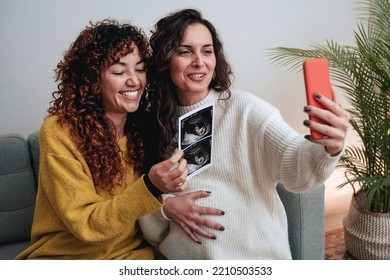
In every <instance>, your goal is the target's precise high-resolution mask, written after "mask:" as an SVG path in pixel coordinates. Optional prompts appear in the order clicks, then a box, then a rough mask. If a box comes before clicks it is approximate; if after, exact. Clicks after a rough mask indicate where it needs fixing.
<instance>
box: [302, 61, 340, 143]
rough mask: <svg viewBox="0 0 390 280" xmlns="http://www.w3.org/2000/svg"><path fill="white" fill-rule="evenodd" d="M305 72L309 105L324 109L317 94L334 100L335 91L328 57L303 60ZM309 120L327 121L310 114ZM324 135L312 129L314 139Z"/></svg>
mask: <svg viewBox="0 0 390 280" xmlns="http://www.w3.org/2000/svg"><path fill="white" fill-rule="evenodd" d="M303 74H304V80H305V88H306V100H307V105H309V106H313V107H317V108H321V109H324V108H323V106H322V105H321V104H320V103H319V102H318V101H317V100H316V99H315V97H314V96H315V94H316V93H320V94H321V95H323V96H325V97H327V98H329V99H331V100H333V92H332V87H331V84H330V75H329V65H328V60H327V59H326V58H313V59H309V60H305V61H304V62H303ZM309 120H311V121H314V122H318V123H325V124H326V122H325V121H323V120H321V119H318V118H316V117H314V116H310V115H309ZM323 136H324V135H322V134H321V133H319V132H317V131H314V130H311V131H310V137H311V138H312V139H320V138H322V137H323Z"/></svg>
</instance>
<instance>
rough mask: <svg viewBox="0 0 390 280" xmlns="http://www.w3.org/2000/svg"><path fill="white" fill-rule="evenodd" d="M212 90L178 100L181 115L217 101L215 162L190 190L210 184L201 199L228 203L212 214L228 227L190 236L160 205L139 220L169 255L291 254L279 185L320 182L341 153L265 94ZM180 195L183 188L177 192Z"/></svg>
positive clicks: (294, 189)
mask: <svg viewBox="0 0 390 280" xmlns="http://www.w3.org/2000/svg"><path fill="white" fill-rule="evenodd" d="M218 97H219V94H218V93H216V92H214V91H210V93H209V95H208V96H207V97H206V98H205V99H204V100H202V101H201V102H199V103H197V104H195V105H192V106H187V107H179V111H180V114H181V115H183V114H185V113H187V112H189V111H191V110H193V109H194V108H196V107H199V106H202V105H204V104H209V103H211V102H215V105H216V106H215V120H214V136H213V150H212V157H213V166H212V167H210V168H208V169H206V170H205V171H203V172H201V173H200V174H197V175H195V176H194V177H193V178H191V179H190V181H189V187H188V188H187V190H186V191H185V192H192V191H197V190H207V191H211V195H210V196H209V197H207V198H201V199H198V200H197V201H196V203H197V204H199V205H204V206H209V207H215V208H218V209H221V210H223V211H225V213H226V214H225V215H224V216H210V217H208V218H210V219H212V220H214V221H216V222H218V223H220V224H221V225H223V226H224V227H225V230H224V231H216V230H212V229H210V228H205V229H206V230H207V231H209V232H212V233H214V234H215V235H216V236H217V239H216V240H213V239H208V238H202V244H198V243H196V242H194V241H192V240H191V239H190V238H189V237H188V236H187V234H186V233H185V232H184V231H183V230H182V229H181V228H180V227H179V226H178V225H176V224H175V223H174V222H172V221H169V220H166V219H164V218H163V215H161V212H155V213H154V214H151V215H148V216H145V217H144V218H142V219H141V220H140V224H141V227H142V230H143V232H144V234H145V237H146V238H147V239H148V240H150V241H151V242H153V243H156V244H158V249H159V250H160V252H161V253H162V254H163V255H165V256H166V257H167V258H168V259H204V260H205V259H272V260H278V259H291V252H290V248H289V243H288V231H287V217H286V213H285V210H284V207H283V204H282V202H281V200H280V199H279V196H278V194H277V192H276V188H275V187H276V184H277V183H278V182H281V183H283V184H284V186H285V187H286V188H287V189H288V190H290V191H292V192H302V191H305V190H307V189H309V188H313V187H316V186H319V185H320V184H321V183H323V182H324V181H325V179H326V178H327V177H328V176H329V175H330V174H331V172H332V171H333V170H334V168H335V165H336V163H337V162H338V160H339V156H338V157H330V156H329V154H328V153H326V151H325V149H324V147H323V146H320V145H317V144H313V143H311V142H309V141H308V140H306V139H305V138H304V137H303V135H299V134H298V133H297V132H295V131H294V130H293V129H292V128H291V127H290V126H289V125H287V124H286V123H285V122H284V121H283V120H282V118H281V115H280V114H279V111H278V110H277V109H275V108H274V107H272V106H271V105H270V104H268V103H266V102H265V101H263V100H261V99H260V98H258V97H256V96H254V95H252V94H250V93H247V92H243V91H239V90H233V92H232V96H231V98H230V99H228V100H218ZM176 195H180V194H176Z"/></svg>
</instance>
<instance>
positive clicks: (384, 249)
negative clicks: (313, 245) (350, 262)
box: [343, 193, 390, 260]
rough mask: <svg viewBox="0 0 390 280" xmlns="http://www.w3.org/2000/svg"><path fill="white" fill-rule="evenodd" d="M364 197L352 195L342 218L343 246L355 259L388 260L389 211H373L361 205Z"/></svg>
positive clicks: (389, 238)
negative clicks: (346, 211)
mask: <svg viewBox="0 0 390 280" xmlns="http://www.w3.org/2000/svg"><path fill="white" fill-rule="evenodd" d="M364 203H365V197H364V194H363V193H357V194H356V195H354V196H353V197H352V201H351V204H350V207H349V212H348V215H347V216H346V217H345V218H344V220H343V225H344V239H345V246H346V249H347V250H348V253H349V254H351V255H352V256H353V257H354V258H355V259H357V260H390V213H374V212H369V211H367V210H366V209H365V208H364V207H363V206H364Z"/></svg>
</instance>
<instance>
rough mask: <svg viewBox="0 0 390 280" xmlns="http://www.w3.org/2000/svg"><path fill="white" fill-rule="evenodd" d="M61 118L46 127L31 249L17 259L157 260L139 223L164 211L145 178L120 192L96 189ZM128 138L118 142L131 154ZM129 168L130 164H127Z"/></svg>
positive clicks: (132, 176) (129, 181)
mask: <svg viewBox="0 0 390 280" xmlns="http://www.w3.org/2000/svg"><path fill="white" fill-rule="evenodd" d="M56 120H57V118H56V117H50V118H48V119H47V120H46V121H45V122H44V124H43V125H42V127H41V130H40V134H39V143H40V152H41V153H40V172H39V184H38V193H37V200H36V206H35V215H34V222H33V227H32V234H31V236H32V245H31V246H30V247H29V248H27V249H26V250H25V251H23V252H22V253H20V254H19V255H18V256H17V257H16V259H153V258H154V255H153V250H152V248H151V247H145V246H142V245H141V243H142V233H141V231H140V228H139V225H138V219H139V218H140V217H142V216H144V215H145V214H148V213H152V212H153V211H155V210H157V209H158V208H160V207H161V206H162V203H161V201H160V200H158V199H157V198H155V197H154V196H153V195H152V194H151V193H150V192H149V190H148V189H147V187H146V185H145V183H144V180H143V176H140V175H139V174H137V173H135V172H134V170H133V168H132V167H131V166H129V165H128V166H127V167H128V168H127V170H128V174H127V176H126V180H125V182H124V183H123V184H122V185H117V186H115V193H114V194H113V195H110V194H109V193H108V192H107V191H104V190H102V189H100V188H96V187H95V186H94V183H93V181H92V176H91V173H90V170H89V168H88V165H87V163H86V162H85V160H84V158H83V156H82V155H81V154H80V152H79V151H78V150H77V148H76V146H75V145H74V143H73V142H72V141H71V140H70V137H69V130H68V129H64V128H61V127H60V126H59V125H58V123H57V122H56ZM126 141H127V139H126V137H124V138H122V139H120V140H119V146H120V148H121V150H122V152H124V151H126ZM124 164H125V163H124Z"/></svg>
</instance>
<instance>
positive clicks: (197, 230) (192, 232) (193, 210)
mask: <svg viewBox="0 0 390 280" xmlns="http://www.w3.org/2000/svg"><path fill="white" fill-rule="evenodd" d="M208 196H210V192H207V191H195V192H190V193H187V194H183V195H179V196H176V197H167V198H166V199H165V205H164V208H163V211H164V213H165V215H166V216H167V217H168V218H170V219H171V220H172V221H174V222H175V223H176V224H177V225H179V226H180V227H181V228H182V229H183V230H184V231H185V232H186V233H187V234H188V236H189V237H190V238H191V239H192V240H194V241H195V242H197V243H199V244H200V243H201V239H200V238H199V237H197V235H196V234H199V235H202V236H204V237H207V238H211V239H216V238H217V237H216V236H215V235H214V234H212V233H210V232H208V231H206V230H204V229H202V228H201V227H200V226H201V225H203V226H204V227H207V228H210V229H215V230H219V231H223V230H224V227H223V226H222V225H221V224H219V223H216V222H214V221H212V220H210V219H207V218H205V217H204V216H203V215H216V216H221V215H224V214H225V212H224V211H222V210H220V209H217V208H212V207H205V206H200V205H196V203H195V200H197V199H198V198H202V197H203V198H205V197H208Z"/></svg>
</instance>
